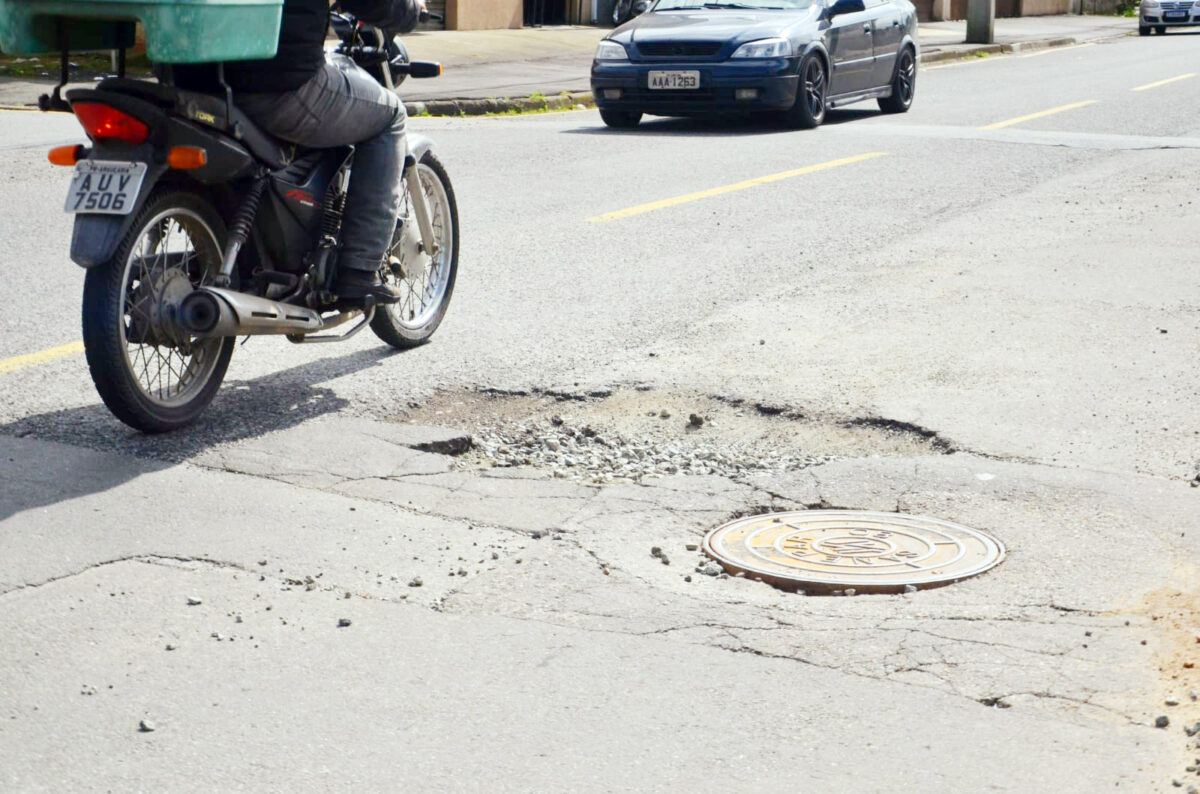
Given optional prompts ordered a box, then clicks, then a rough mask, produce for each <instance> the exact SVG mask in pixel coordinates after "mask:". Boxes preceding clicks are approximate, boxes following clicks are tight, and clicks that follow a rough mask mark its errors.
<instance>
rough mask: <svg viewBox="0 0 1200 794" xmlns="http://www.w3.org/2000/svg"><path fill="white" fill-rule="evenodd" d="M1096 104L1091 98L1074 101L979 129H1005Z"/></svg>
mask: <svg viewBox="0 0 1200 794" xmlns="http://www.w3.org/2000/svg"><path fill="white" fill-rule="evenodd" d="M1094 104H1096V100H1095V99H1089V100H1087V101H1086V102H1072V103H1071V104H1070V105H1061V106H1059V107H1056V108H1050V109H1049V110H1043V111H1041V112H1039V113H1030V114H1029V115H1028V116H1018V117H1017V118H1015V119H1009V120H1008V121H997V122H996V123H995V124H989V125H987V126H986V127H980V128H979V129H981V130H999V129H1003V128H1004V127H1011V126H1012V125H1014V124H1020V123H1022V122H1025V121H1033V120H1034V119H1040V118H1044V117H1046V116H1053V115H1054V114H1055V113H1062V112H1064V111H1067V110H1075V109H1076V108H1083V107H1087V106H1088V105H1094Z"/></svg>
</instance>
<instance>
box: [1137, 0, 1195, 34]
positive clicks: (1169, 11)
mask: <svg viewBox="0 0 1200 794" xmlns="http://www.w3.org/2000/svg"><path fill="white" fill-rule="evenodd" d="M1192 25H1200V2H1197V0H1142V6H1141V10H1140V11H1139V13H1138V35H1139V36H1149V35H1150V31H1151V30H1157V31H1158V34H1159V35H1160V36H1161V35H1162V34H1164V33H1166V32H1167V28H1175V27H1184V26H1192Z"/></svg>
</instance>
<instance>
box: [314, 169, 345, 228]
mask: <svg viewBox="0 0 1200 794" xmlns="http://www.w3.org/2000/svg"><path fill="white" fill-rule="evenodd" d="M349 176H350V171H349V170H348V169H346V168H342V169H341V170H340V171H338V173H337V175H336V176H335V177H334V178H333V179H332V180H331V181H330V183H329V187H328V188H326V189H325V213H324V215H322V217H321V236H322V237H333V238H337V236H338V234H339V233H340V232H341V230H342V212H343V211H344V210H345V209H346V189H347V188H348V187H349V181H350V180H349Z"/></svg>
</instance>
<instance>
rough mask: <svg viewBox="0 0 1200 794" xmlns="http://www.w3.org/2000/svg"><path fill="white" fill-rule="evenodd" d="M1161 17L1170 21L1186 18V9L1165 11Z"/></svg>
mask: <svg viewBox="0 0 1200 794" xmlns="http://www.w3.org/2000/svg"><path fill="white" fill-rule="evenodd" d="M1163 19H1165V20H1168V21H1171V20H1176V19H1187V12H1186V11H1167V12H1166V13H1164V14H1163Z"/></svg>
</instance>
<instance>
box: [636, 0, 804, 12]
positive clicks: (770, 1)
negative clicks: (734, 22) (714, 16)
mask: <svg viewBox="0 0 1200 794" xmlns="http://www.w3.org/2000/svg"><path fill="white" fill-rule="evenodd" d="M813 2H814V0H746V2H728V3H725V2H705V1H704V0H658V3H656V4H655V5H654V7H653V8H652V9H651V10H652V11H681V10H697V9H701V8H733V9H741V10H751V11H764V10H766V11H794V10H796V9H800V8H808V7H809V6H811V5H812V4H813Z"/></svg>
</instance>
